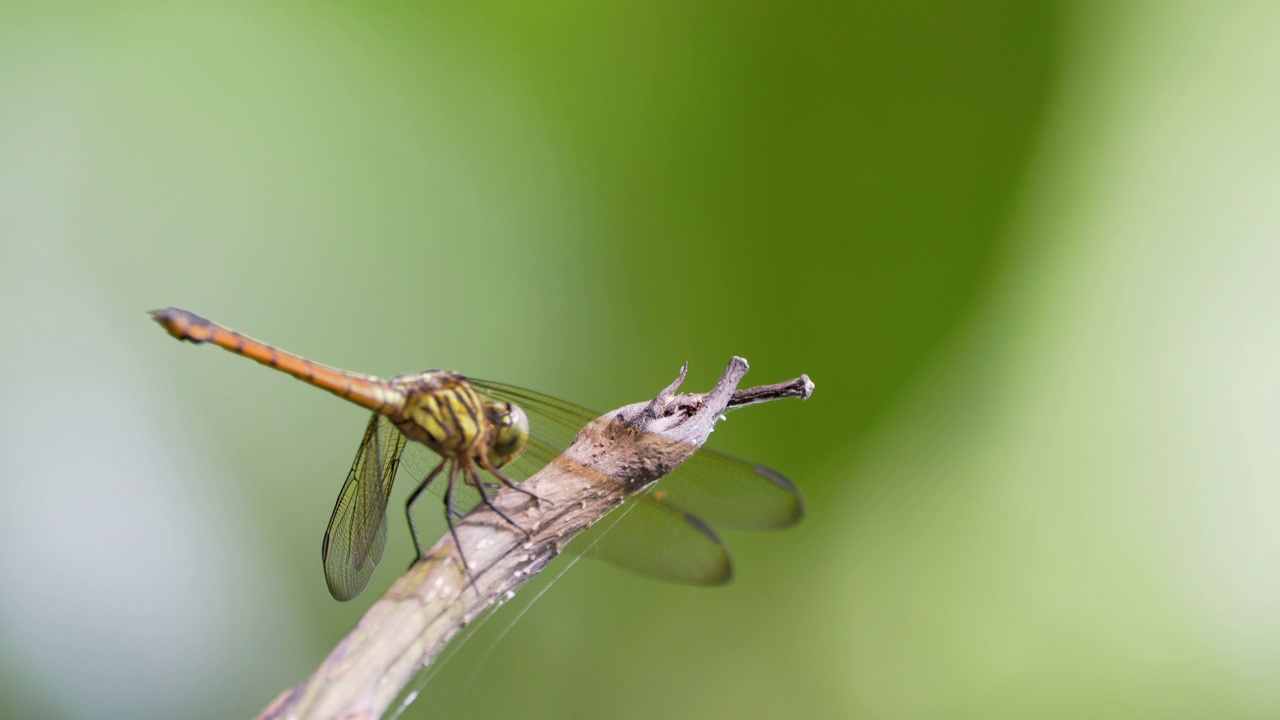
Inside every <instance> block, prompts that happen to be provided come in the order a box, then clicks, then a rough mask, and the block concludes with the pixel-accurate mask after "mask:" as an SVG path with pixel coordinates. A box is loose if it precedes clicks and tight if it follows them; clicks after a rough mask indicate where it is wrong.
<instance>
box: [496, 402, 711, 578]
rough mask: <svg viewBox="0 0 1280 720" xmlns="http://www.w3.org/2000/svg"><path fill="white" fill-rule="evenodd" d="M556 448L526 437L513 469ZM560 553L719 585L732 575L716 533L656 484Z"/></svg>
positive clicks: (528, 467) (547, 458)
mask: <svg viewBox="0 0 1280 720" xmlns="http://www.w3.org/2000/svg"><path fill="white" fill-rule="evenodd" d="M526 412H528V411H527V410H526ZM560 452H561V450H559V449H556V448H554V447H552V446H550V445H548V444H547V443H545V442H543V441H541V440H538V439H536V438H530V440H529V447H528V449H526V450H525V454H524V455H523V456H521V457H520V459H519V460H517V461H516V462H515V463H514V464H513V465H514V467H515V470H514V471H513V473H514V474H515V475H516V476H517V477H518V478H519V479H521V480H523V479H525V478H527V477H529V476H530V475H532V474H533V473H535V472H537V471H538V470H540V469H542V468H543V467H545V466H546V464H547V463H549V462H551V461H552V460H554V459H555V457H556V456H557V455H559V454H560ZM663 482H665V480H664V481H663ZM658 485H659V487H661V482H660V483H659V484H658ZM565 552H566V553H570V554H574V553H581V554H585V555H586V556H587V557H590V558H595V559H597V560H604V561H605V562H608V563H610V564H612V565H617V566H618V567H621V568H625V569H627V570H631V571H633V572H637V573H640V574H641V575H647V576H649V577H652V578H657V579H659V580H666V581H668V582H676V583H683V584H685V585H721V584H724V583H726V582H729V580H730V579H731V578H732V577H733V560H732V559H731V558H730V556H729V550H728V548H726V547H725V545H724V542H723V541H721V540H720V537H719V536H718V535H716V533H715V531H714V530H712V529H711V528H710V527H708V526H707V524H706V523H704V522H702V520H700V519H698V518H697V517H696V516H694V515H692V514H690V513H688V512H685V511H684V510H681V509H680V508H678V507H675V506H674V505H672V504H671V503H669V502H664V495H663V492H662V490H660V489H659V490H657V491H650V492H646V493H643V494H641V495H637V496H635V497H632V498H630V499H628V500H627V501H626V502H624V503H623V504H622V506H621V507H619V508H617V509H615V510H614V511H613V512H611V513H609V514H608V515H605V516H604V517H603V518H601V519H600V521H599V522H597V523H596V524H595V525H592V526H591V527H589V528H587V529H586V530H584V531H583V532H582V533H581V534H579V535H578V536H577V537H575V538H574V540H573V542H571V543H570V544H569V546H568V547H567V548H565Z"/></svg>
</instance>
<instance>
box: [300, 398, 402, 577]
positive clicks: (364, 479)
mask: <svg viewBox="0 0 1280 720" xmlns="http://www.w3.org/2000/svg"><path fill="white" fill-rule="evenodd" d="M404 444H405V436H404V434H402V433H401V432H400V430H399V428H397V427H396V426H395V424H394V423H392V422H391V421H390V420H388V419H387V418H386V416H384V415H380V414H378V413H374V415H373V419H371V420H370V421H369V427H368V429H366V430H365V432H364V440H362V441H361V442H360V450H359V451H357V452H356V459H355V462H354V463H352V465H351V472H350V473H348V474H347V481H346V482H345V483H343V485H342V492H341V493H339V494H338V502H337V504H335V505H334V507H333V515H332V516H331V517H330V518H329V527H328V529H326V530H325V533H324V545H323V546H322V548H321V551H320V554H321V556H322V557H323V558H324V577H325V580H326V581H327V582H328V583H329V592H330V593H331V594H332V595H333V597H335V598H336V599H338V600H350V599H351V598H353V597H355V596H356V595H359V594H360V591H361V590H364V586H365V585H367V584H368V582H369V576H371V575H372V574H373V569H374V568H376V567H377V566H378V561H380V560H381V559H382V550H383V548H384V547H386V544H387V497H388V496H389V495H390V494H391V483H392V481H394V480H395V476H396V468H397V467H399V465H400V454H401V453H402V452H404Z"/></svg>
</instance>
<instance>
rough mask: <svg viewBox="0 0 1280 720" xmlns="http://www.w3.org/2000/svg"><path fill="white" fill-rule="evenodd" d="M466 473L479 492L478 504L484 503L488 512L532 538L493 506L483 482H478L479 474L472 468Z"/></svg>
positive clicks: (526, 531)
mask: <svg viewBox="0 0 1280 720" xmlns="http://www.w3.org/2000/svg"><path fill="white" fill-rule="evenodd" d="M467 472H468V473H469V474H470V478H471V481H472V482H473V483H474V484H475V486H476V490H478V491H480V502H482V503H484V504H485V505H486V506H487V507H488V508H489V509H490V510H492V511H494V512H495V513H497V514H498V517H500V518H502V519H503V520H506V521H507V524H508V525H510V526H511V527H513V528H515V529H517V530H519V531H520V532H522V533H524V536H525V537H526V538H529V537H532V536H533V535H532V533H530V532H529V531H528V530H525V529H524V528H523V527H520V523H518V522H516V521H515V520H512V519H511V518H509V517H507V514H506V513H504V512H502V510H499V509H498V506H497V505H494V504H493V500H491V499H490V498H489V491H488V490H485V488H484V482H482V481H481V480H480V473H479V472H478V471H476V469H475V468H474V467H470V468H467ZM534 497H537V496H536V495H535V496H534Z"/></svg>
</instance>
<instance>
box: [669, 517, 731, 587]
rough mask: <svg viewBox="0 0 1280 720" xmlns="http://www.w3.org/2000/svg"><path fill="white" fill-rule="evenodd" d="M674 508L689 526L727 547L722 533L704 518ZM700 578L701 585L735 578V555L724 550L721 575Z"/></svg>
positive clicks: (721, 583)
mask: <svg viewBox="0 0 1280 720" xmlns="http://www.w3.org/2000/svg"><path fill="white" fill-rule="evenodd" d="M667 507H672V506H671V505H669V504H668V505H667ZM672 509H673V510H675V511H676V512H678V513H680V514H681V515H682V516H683V517H684V521H685V522H686V523H688V525H689V527H691V528H693V529H694V530H697V531H698V532H700V533H702V534H703V535H704V536H706V538H707V539H708V540H710V541H711V542H713V543H715V544H716V545H719V546H720V547H721V548H724V547H725V544H724V541H723V540H721V539H720V535H719V534H718V533H716V531H715V530H712V529H711V526H710V525H708V524H707V523H706V522H704V521H703V519H702V518H700V517H698V516H697V515H694V514H692V513H688V512H685V511H683V510H680V509H678V508H674V507H672ZM699 580H700V582H699V584H701V585H726V584H728V583H729V582H730V581H731V580H733V555H731V554H730V553H729V551H728V550H727V549H726V550H725V552H724V566H723V568H721V573H720V574H719V575H713V576H707V577H703V578H699Z"/></svg>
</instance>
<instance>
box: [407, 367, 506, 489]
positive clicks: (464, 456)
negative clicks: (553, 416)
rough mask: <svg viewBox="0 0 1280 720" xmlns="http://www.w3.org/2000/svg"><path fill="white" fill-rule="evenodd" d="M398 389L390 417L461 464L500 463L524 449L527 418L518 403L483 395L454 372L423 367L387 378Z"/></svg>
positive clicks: (494, 465) (413, 436)
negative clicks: (400, 399) (398, 404)
mask: <svg viewBox="0 0 1280 720" xmlns="http://www.w3.org/2000/svg"><path fill="white" fill-rule="evenodd" d="M391 382H392V384H394V385H395V386H396V387H397V388H398V389H399V390H400V391H402V392H403V393H404V396H405V403H404V407H403V409H402V410H401V411H400V412H398V413H395V414H394V415H392V420H394V421H395V423H396V426H397V427H399V428H400V431H401V432H403V433H404V434H405V435H406V436H407V437H408V438H409V439H411V440H416V441H418V442H420V443H422V444H424V445H426V446H427V447H429V448H431V449H432V450H434V451H435V452H436V453H438V454H440V455H441V456H442V457H445V458H450V459H453V460H456V461H459V462H461V463H463V464H471V463H475V464H478V465H481V466H487V467H490V468H500V467H502V466H503V465H506V464H507V463H509V462H511V461H513V460H515V459H516V458H517V457H519V456H520V454H521V453H523V452H524V448H525V445H526V444H527V442H528V439H529V420H528V419H527V418H526V417H525V414H524V411H523V410H521V409H520V407H519V406H518V405H515V404H514V403H508V402H496V401H492V400H489V399H487V398H485V397H483V396H482V395H480V393H478V392H476V390H475V388H473V387H472V386H471V383H469V382H467V379H466V378H464V377H463V376H461V375H459V374H458V373H454V372H448V371H444V370H428V371H426V372H421V373H411V374H407V375H400V376H398V377H395V378H392V379H391Z"/></svg>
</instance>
